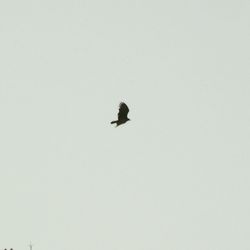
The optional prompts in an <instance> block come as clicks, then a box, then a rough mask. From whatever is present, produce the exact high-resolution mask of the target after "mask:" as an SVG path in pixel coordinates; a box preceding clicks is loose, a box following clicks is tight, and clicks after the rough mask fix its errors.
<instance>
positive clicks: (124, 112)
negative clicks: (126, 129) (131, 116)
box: [118, 102, 129, 119]
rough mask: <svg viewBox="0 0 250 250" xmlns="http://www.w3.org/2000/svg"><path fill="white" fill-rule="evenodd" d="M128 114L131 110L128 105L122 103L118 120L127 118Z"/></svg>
mask: <svg viewBox="0 0 250 250" xmlns="http://www.w3.org/2000/svg"><path fill="white" fill-rule="evenodd" d="M128 112H129V108H128V106H127V105H126V103H124V102H121V103H120V105H119V113H118V119H123V118H127V115H128Z"/></svg>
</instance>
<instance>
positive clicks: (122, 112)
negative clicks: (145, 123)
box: [111, 102, 130, 127]
mask: <svg viewBox="0 0 250 250" xmlns="http://www.w3.org/2000/svg"><path fill="white" fill-rule="evenodd" d="M128 112H129V108H128V106H127V105H126V104H125V103H124V102H121V103H120V105H119V112H118V120H117V121H112V122H111V124H114V123H116V127H117V126H119V125H121V124H123V123H126V122H127V121H130V119H129V118H128Z"/></svg>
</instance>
